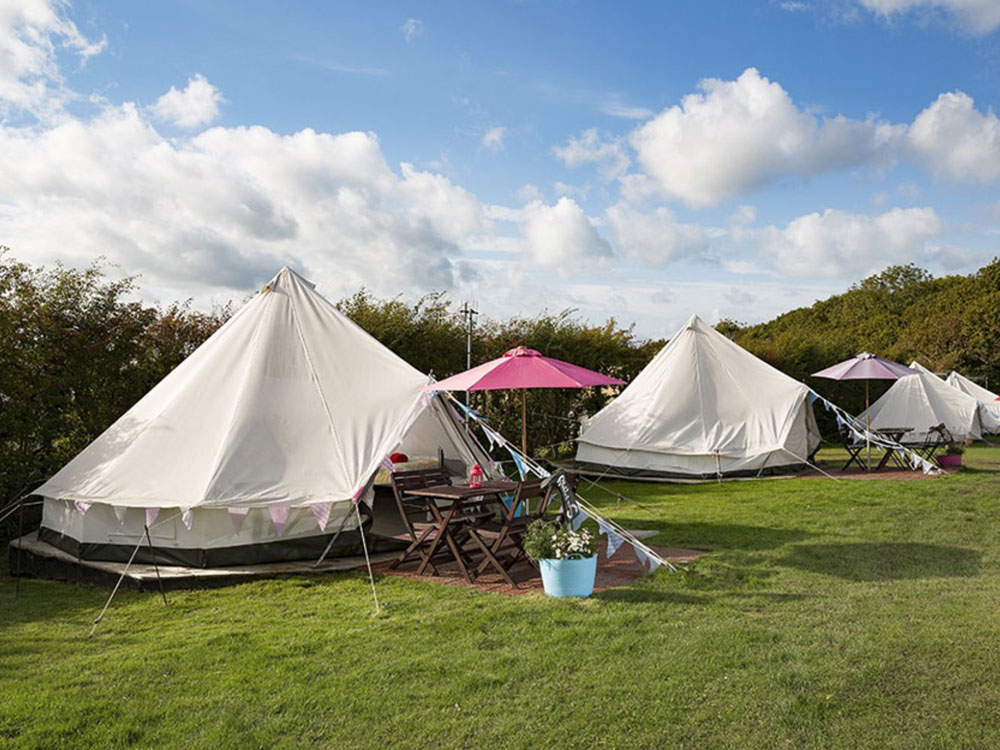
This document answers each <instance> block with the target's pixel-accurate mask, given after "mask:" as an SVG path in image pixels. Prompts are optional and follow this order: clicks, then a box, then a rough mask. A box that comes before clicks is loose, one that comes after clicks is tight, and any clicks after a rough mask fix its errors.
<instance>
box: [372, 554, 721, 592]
mask: <svg viewBox="0 0 1000 750" xmlns="http://www.w3.org/2000/svg"><path fill="white" fill-rule="evenodd" d="M606 549H607V545H606V544H605V543H604V541H603V540H602V541H601V543H600V551H599V553H598V559H597V580H596V582H595V584H594V592H595V593H597V592H600V591H605V590H607V589H610V588H614V587H616V586H624V585H625V584H627V583H631V582H632V581H634V580H636V579H637V578H640V577H641V576H643V575H647V574H648V572H649V571H648V569H647V568H645V567H644V566H643V565H641V564H640V563H639V561H638V560H637V559H636V557H635V553H633V552H632V548H631V546H630V545H629V544H628V543H625V544H623V545H622V546H621V547H620V548H619V549H618V550H617V551H616V552H615V554H614V556H613V557H612V558H611V559H610V560H608V558H607V555H606V554H605V552H606ZM650 549H653V550H654V551H656V552H657V553H659V555H660V556H661V557H663V558H664V559H666V560H669V561H670V562H672V563H674V564H678V563H686V562H691V561H692V560H697V559H698V558H699V557H701V556H702V555H704V554H707V553H706V552H705V550H695V549H679V548H674V547H654V546H652V545H650ZM373 567H374V568H375V570H376V571H378V572H379V573H381V574H383V575H390V576H397V577H399V578H410V579H414V580H418V581H429V582H432V583H443V584H445V585H448V586H462V587H464V588H473V589H478V590H479V591H489V592H491V593H494V594H507V595H510V596H516V595H518V594H527V593H529V592H532V591H541V590H542V579H541V577H540V576H539V573H538V571H537V570H535V569H534V568H533V567H532V566H531V565H530V564H529V563H527V562H521V563H518V564H517V565H516V566H515V567H514V569H513V570H512V571H511V578H513V579H514V581H515V582H516V583H517V585H518V586H517V588H513V587H511V586H510V584H508V583H507V582H506V581H504V580H503V578H501V577H500V576H499V575H498V574H496V573H494V572H493V571H489V572H487V573H484V574H482V575H481V576H479V577H478V578H476V580H475V582H474V583H471V584H470V583H468V582H467V581H466V580H465V578H463V577H462V574H461V573H460V572H459V570H458V566H457V565H455V564H454V563H451V564H449V565H443V566H438V570H439V571H440V572H441V574H442V575H439V576H432V575H422V576H418V575H417V574H416V569H417V567H418V565H417V563H415V562H413V563H411V562H407V563H405V564H404V565H402V566H400V567H399V568H397V569H396V570H390V569H389V564H387V563H379V564H377V565H375V566H373Z"/></svg>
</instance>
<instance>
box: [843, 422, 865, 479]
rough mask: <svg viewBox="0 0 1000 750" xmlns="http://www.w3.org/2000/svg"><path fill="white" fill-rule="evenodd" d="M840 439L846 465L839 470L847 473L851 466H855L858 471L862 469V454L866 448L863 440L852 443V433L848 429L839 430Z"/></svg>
mask: <svg viewBox="0 0 1000 750" xmlns="http://www.w3.org/2000/svg"><path fill="white" fill-rule="evenodd" d="M840 439H841V440H842V441H843V443H844V450H846V451H847V463H846V464H844V465H843V467H841V469H840V470H841V471H847V469H848V468H849V467H850V465H851V464H857V465H858V468H859V469H864V468H865V463H864V458H863V457H862V453H864V450H865V447H866V445H865V442H864V441H863V440H859V441H858V442H854V432H852V431H851V429H850V428H848V427H841V428H840Z"/></svg>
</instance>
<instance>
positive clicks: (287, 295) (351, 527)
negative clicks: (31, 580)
mask: <svg viewBox="0 0 1000 750" xmlns="http://www.w3.org/2000/svg"><path fill="white" fill-rule="evenodd" d="M428 382H429V378H428V377H427V376H426V375H424V374H422V373H420V372H419V371H417V370H416V369H415V368H413V367H412V366H410V365H409V364H408V363H406V362H405V361H403V360H402V359H400V358H399V357H398V356H396V355H395V354H393V353H392V352H391V351H389V349H387V348H386V347H385V346H383V345H382V344H381V343H379V342H378V341H377V340H375V339H374V338H373V337H371V336H369V335H368V334H367V333H366V332H365V331H363V330H362V329H361V328H360V327H358V326H357V325H355V324H354V323H353V322H351V321H350V320H349V319H348V318H347V317H346V316H344V315H343V314H342V313H341V312H340V311H338V310H337V309H336V307H335V306H334V305H332V304H330V303H329V302H328V301H327V300H325V299H324V298H323V297H322V296H321V295H320V294H318V293H317V292H316V291H315V289H314V288H313V285H312V284H310V283H309V282H307V281H305V280H304V279H303V278H301V277H300V276H298V275H297V274H296V273H294V272H293V271H291V270H290V269H288V268H285V269H282V270H281V271H280V272H279V273H278V274H277V276H275V277H274V279H273V280H272V281H271V282H270V283H269V284H267V285H266V286H264V288H263V289H262V290H261V292H260V293H259V294H257V295H256V296H255V297H254V299H253V300H251V301H250V302H249V303H248V304H247V305H245V306H244V307H243V308H242V309H241V310H240V311H238V312H237V313H236V314H235V315H234V316H233V317H232V318H231V319H230V320H229V321H227V322H226V324H225V325H223V326H222V327H221V328H220V329H219V330H218V331H216V332H215V334H213V335H212V336H211V337H210V338H209V339H208V340H207V341H206V342H205V343H204V344H203V345H202V346H201V347H199V348H198V349H197V350H196V351H195V352H194V353H193V354H191V356H190V357H188V358H187V359H186V360H185V361H184V362H182V363H181V364H180V365H179V366H178V367H177V368H176V369H175V370H174V371H173V372H171V373H170V374H169V375H168V376H167V377H166V378H164V379H163V380H162V381H161V382H160V383H159V384H158V385H156V386H155V387H154V388H153V389H152V390H151V391H150V392H149V393H148V394H146V396H144V397H143V398H142V399H140V400H139V402H137V403H136V404H135V405H134V406H133V407H132V408H131V409H129V410H128V411H127V412H126V413H125V414H124V415H123V416H122V417H121V418H120V419H119V420H118V421H117V422H115V423H114V424H113V425H111V427H109V428H108V429H107V430H106V431H105V432H104V433H103V434H102V435H100V436H99V437H98V438H97V439H96V440H95V441H94V442H93V443H91V444H90V445H89V446H88V447H87V448H85V449H84V450H83V451H82V452H81V453H80V454H79V455H78V456H76V457H75V458H74V459H73V460H72V461H70V462H69V463H68V464H67V465H66V466H65V467H63V469H61V470H60V471H59V472H58V473H56V474H55V475H54V476H53V477H52V478H51V479H49V480H48V481H47V482H46V483H45V484H43V485H42V486H41V487H39V488H38V489H37V490H36V491H35V493H34V494H36V495H41V496H42V497H43V498H45V502H44V509H43V523H42V530H41V538H43V540H45V541H49V542H50V543H53V544H56V545H57V546H60V547H62V548H63V549H66V550H67V551H71V552H72V553H73V554H77V555H79V556H82V557H88V556H89V557H92V559H119V558H120V557H121V555H122V554H123V551H124V552H126V553H131V551H132V548H133V547H134V546H135V544H136V542H137V541H138V539H139V538H140V537H141V535H142V534H143V531H144V523H145V520H146V519H147V514H146V513H145V512H144V510H145V509H150V514H155V515H156V520H155V521H154V522H153V523H151V524H150V532H151V536H152V537H153V541H154V545H155V547H156V550H157V557H158V558H159V559H160V560H161V562H162V561H163V560H164V559H168V560H176V561H178V562H181V563H182V564H185V565H202V566H205V565H216V564H219V565H222V564H231V563H234V562H236V563H240V562H270V561H275V560H290V559H303V558H305V557H309V556H312V555H313V553H315V555H316V556H318V555H319V553H320V552H322V550H323V548H324V547H325V546H326V544H327V543H328V540H329V537H330V535H331V534H334V533H336V531H337V530H338V529H341V539H340V542H342V546H343V548H344V551H345V552H346V551H353V550H354V549H356V545H357V543H358V541H359V532H358V529H357V517H356V515H355V514H353V512H351V513H350V514H349V515H348V511H351V510H352V505H351V503H352V500H355V499H357V498H359V497H361V496H362V494H363V493H364V490H365V489H366V487H368V486H369V484H370V481H371V479H372V477H373V476H374V474H375V472H376V470H377V468H378V467H379V464H380V462H382V461H383V460H384V458H385V457H386V456H387V455H388V454H389V453H390V452H392V451H393V450H395V449H396V448H397V447H398V446H403V447H404V448H405V449H406V450H408V451H409V452H410V454H411V455H413V456H420V455H423V456H427V457H432V458H436V457H437V455H438V450H439V448H440V449H441V450H442V451H443V453H444V457H445V459H446V461H447V462H448V463H449V464H450V465H451V466H453V467H456V469H455V470H456V471H458V472H463V473H464V471H465V470H466V469H465V467H467V466H469V465H471V464H472V463H476V462H485V458H484V457H483V455H482V454H481V453H480V452H479V451H478V449H477V448H476V446H475V445H473V444H472V443H470V442H469V441H468V439H467V437H466V435H465V433H464V432H463V431H462V428H461V426H460V424H459V423H458V418H457V416H456V415H455V413H454V411H453V410H452V409H451V408H450V406H448V405H447V404H446V403H444V402H443V401H442V400H441V399H440V398H435V397H432V396H430V395H429V394H425V393H423V391H422V389H423V387H424V386H425V385H426V384H427V383H428ZM484 465H486V464H485V463H484ZM321 520H326V523H325V524H321ZM341 525H342V528H341ZM137 559H138V558H137Z"/></svg>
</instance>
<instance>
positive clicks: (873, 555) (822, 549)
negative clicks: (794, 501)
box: [779, 542, 982, 581]
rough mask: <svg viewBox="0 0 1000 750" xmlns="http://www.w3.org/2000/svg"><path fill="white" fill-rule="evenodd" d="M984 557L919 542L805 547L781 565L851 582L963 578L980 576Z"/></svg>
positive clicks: (959, 549) (958, 549) (785, 558)
mask: <svg viewBox="0 0 1000 750" xmlns="http://www.w3.org/2000/svg"><path fill="white" fill-rule="evenodd" d="M981 558H982V555H981V554H980V553H979V552H977V551H976V550H972V549H965V548H962V547H942V546H940V545H936V544H921V543H919V542H881V543H880V542H860V543H848V544H802V545H797V546H796V547H794V548H793V550H792V552H791V553H790V554H789V555H787V556H786V557H783V558H782V559H781V560H780V561H779V562H780V563H781V564H782V565H787V566H789V567H793V568H799V569H801V570H808V571H811V572H813V573H823V574H825V575H831V576H836V577H838V578H844V579H847V580H849V581H892V580H903V579H916V578H962V577H971V576H976V575H979V568H980V562H981Z"/></svg>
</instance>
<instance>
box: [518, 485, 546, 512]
mask: <svg viewBox="0 0 1000 750" xmlns="http://www.w3.org/2000/svg"><path fill="white" fill-rule="evenodd" d="M545 494H546V493H545V490H543V489H542V480H541V479H528V480H524V481H522V482H519V483H518V485H517V490H516V491H515V492H514V501H513V504H514V507H515V508H519V507H521V505H522V504H524V506H525V508H527V503H528V501H529V500H534V499H536V498H544V497H545Z"/></svg>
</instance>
